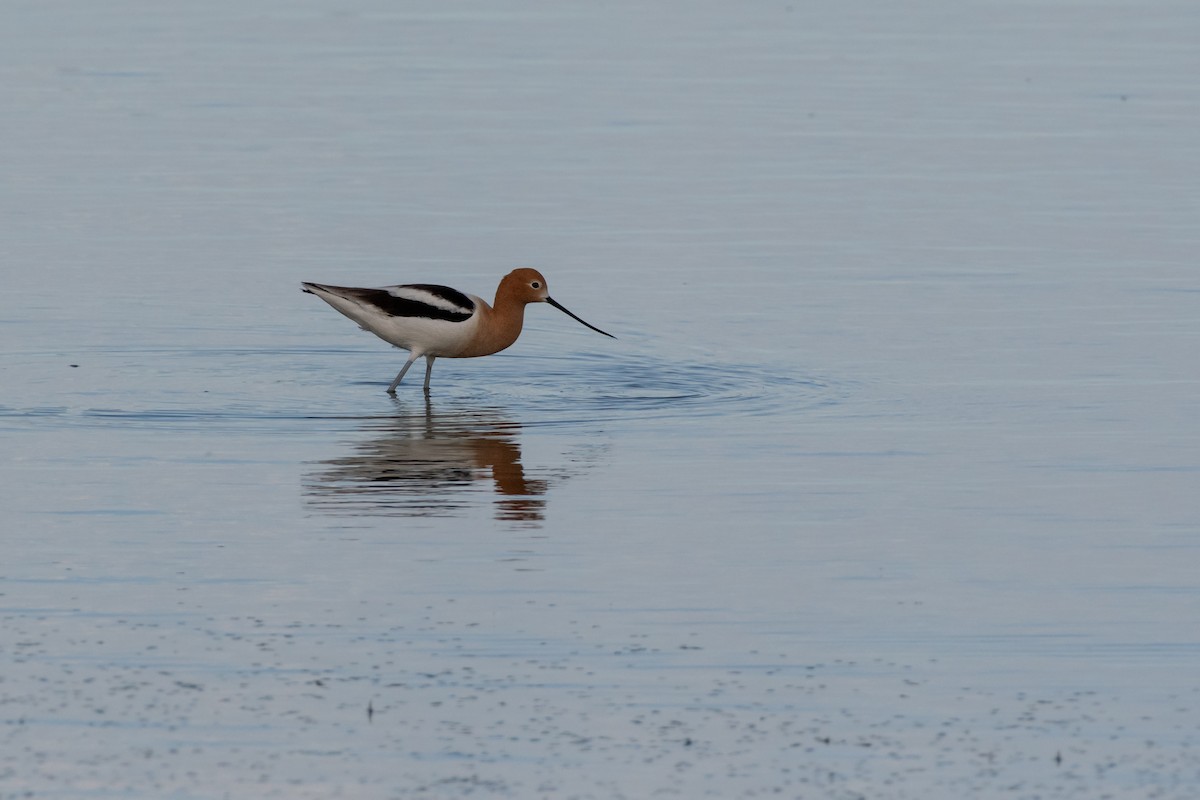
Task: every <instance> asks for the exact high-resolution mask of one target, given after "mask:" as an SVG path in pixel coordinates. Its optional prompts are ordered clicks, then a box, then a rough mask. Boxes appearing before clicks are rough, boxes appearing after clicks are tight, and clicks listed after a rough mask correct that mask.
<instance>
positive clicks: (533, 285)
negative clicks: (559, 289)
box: [529, 281, 542, 289]
mask: <svg viewBox="0 0 1200 800" xmlns="http://www.w3.org/2000/svg"><path fill="white" fill-rule="evenodd" d="M529 285H530V286H532V287H533V288H534V289H540V288H542V284H540V283H538V282H537V281H534V282H533V283H531V284H529Z"/></svg>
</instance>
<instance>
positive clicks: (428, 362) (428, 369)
mask: <svg viewBox="0 0 1200 800" xmlns="http://www.w3.org/2000/svg"><path fill="white" fill-rule="evenodd" d="M435 358H437V356H425V394H429V376H430V375H432V374H433V360H434V359H435Z"/></svg>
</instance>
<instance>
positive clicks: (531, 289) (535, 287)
mask: <svg viewBox="0 0 1200 800" xmlns="http://www.w3.org/2000/svg"><path fill="white" fill-rule="evenodd" d="M505 301H508V302H515V303H518V304H520V305H527V304H529V303H549V304H550V305H552V306H554V307H555V308H557V309H558V310H559V311H561V312H563V313H564V314H566V315H567V316H568V317H570V318H571V319H573V320H575V321H576V322H579V323H582V324H583V325H585V326H587V327H589V328H591V329H592V330H594V331H595V332H596V333H603V334H604V335H605V336H607V337H609V338H610V339H615V338H617V337H615V336H613V335H612V334H611V333H606V332H605V331H602V330H600V329H599V328H597V327H596V326H595V325H593V324H591V323H590V322H585V321H584V320H582V319H580V318H579V317H577V316H575V315H574V314H572V313H571V312H570V311H568V310H567V309H566V307H565V306H563V305H562V304H561V303H559V302H558V301H557V300H554V299H553V298H552V297H550V289H549V287H547V285H546V279H545V278H544V277H543V276H542V273H540V272H538V271H537V270H536V269H531V268H530V267H520V268H519V269H514V270H513V271H512V272H510V273H508V274H507V275H505V276H504V279H503V280H501V281H500V287H499V288H498V289H496V305H497V306H499V305H500V304H501V303H503V302H505Z"/></svg>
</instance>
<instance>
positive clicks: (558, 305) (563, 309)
mask: <svg viewBox="0 0 1200 800" xmlns="http://www.w3.org/2000/svg"><path fill="white" fill-rule="evenodd" d="M546 302H547V303H549V304H550V305H552V306H554V307H555V308H557V309H558V310H559V311H561V312H563V313H564V314H566V315H567V316H568V317H570V318H571V319H573V320H575V321H576V322H579V323H582V324H583V325H585V326H586V327H588V328H591V329H592V330H594V331H595V332H596V333H603V334H604V335H605V336H607V337H608V338H610V339H615V338H617V337H615V336H613V335H612V334H611V333H605V332H604V331H602V330H600V329H599V328H597V327H596V326H595V325H593V324H592V323H590V322H584V321H583V320H581V319H580V318H579V317H577V316H575V315H574V314H572V313H571V312H570V311H567V307H566V306H564V305H563V304H562V303H560V302H558V301H557V300H551V299H550V298H549V297H547V298H546Z"/></svg>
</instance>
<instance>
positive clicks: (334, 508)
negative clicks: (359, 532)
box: [304, 399, 566, 527]
mask: <svg viewBox="0 0 1200 800" xmlns="http://www.w3.org/2000/svg"><path fill="white" fill-rule="evenodd" d="M396 404H397V406H398V407H399V410H398V413H397V414H396V415H395V416H388V417H378V418H373V419H371V420H369V421H368V423H367V424H366V425H365V426H364V430H366V431H368V432H370V434H371V438H369V439H367V440H366V441H362V442H358V443H357V444H355V445H354V452H353V453H352V454H350V455H345V456H341V457H338V458H333V459H329V460H326V461H322V462H320V466H321V469H319V470H318V471H315V472H313V473H311V474H309V475H308V477H307V478H306V480H305V487H304V491H305V496H306V498H307V501H308V503H309V505H310V506H312V507H314V508H317V509H319V510H321V511H322V512H325V513H330V514H338V515H349V516H360V515H362V516H408V517H444V516H455V515H458V514H462V513H465V512H466V510H467V509H469V508H470V507H472V506H474V505H477V504H478V502H479V488H480V484H482V483H484V482H490V484H491V487H490V488H491V491H492V492H494V493H495V517H496V519H497V520H500V521H502V522H506V523H510V524H519V525H522V526H531V527H538V526H540V525H541V523H542V522H543V520H544V519H545V512H546V491H547V489H548V488H549V485H550V481H549V480H547V479H545V478H533V477H530V476H529V475H528V474H526V469H525V467H524V466H523V465H522V463H521V446H520V440H519V436H520V432H521V426H520V425H519V424H517V423H515V422H512V421H510V420H508V419H506V418H505V417H504V416H503V415H502V414H501V413H499V412H497V411H495V410H486V409H485V410H473V411H456V412H449V413H435V412H434V411H433V409H432V406H431V402H430V401H429V400H428V399H426V401H425V409H424V413H419V412H418V413H414V412H413V411H412V410H411V409H408V408H405V406H404V405H403V404H402V402H401V401H396ZM554 477H566V476H565V475H562V474H557V475H555V476H554Z"/></svg>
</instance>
